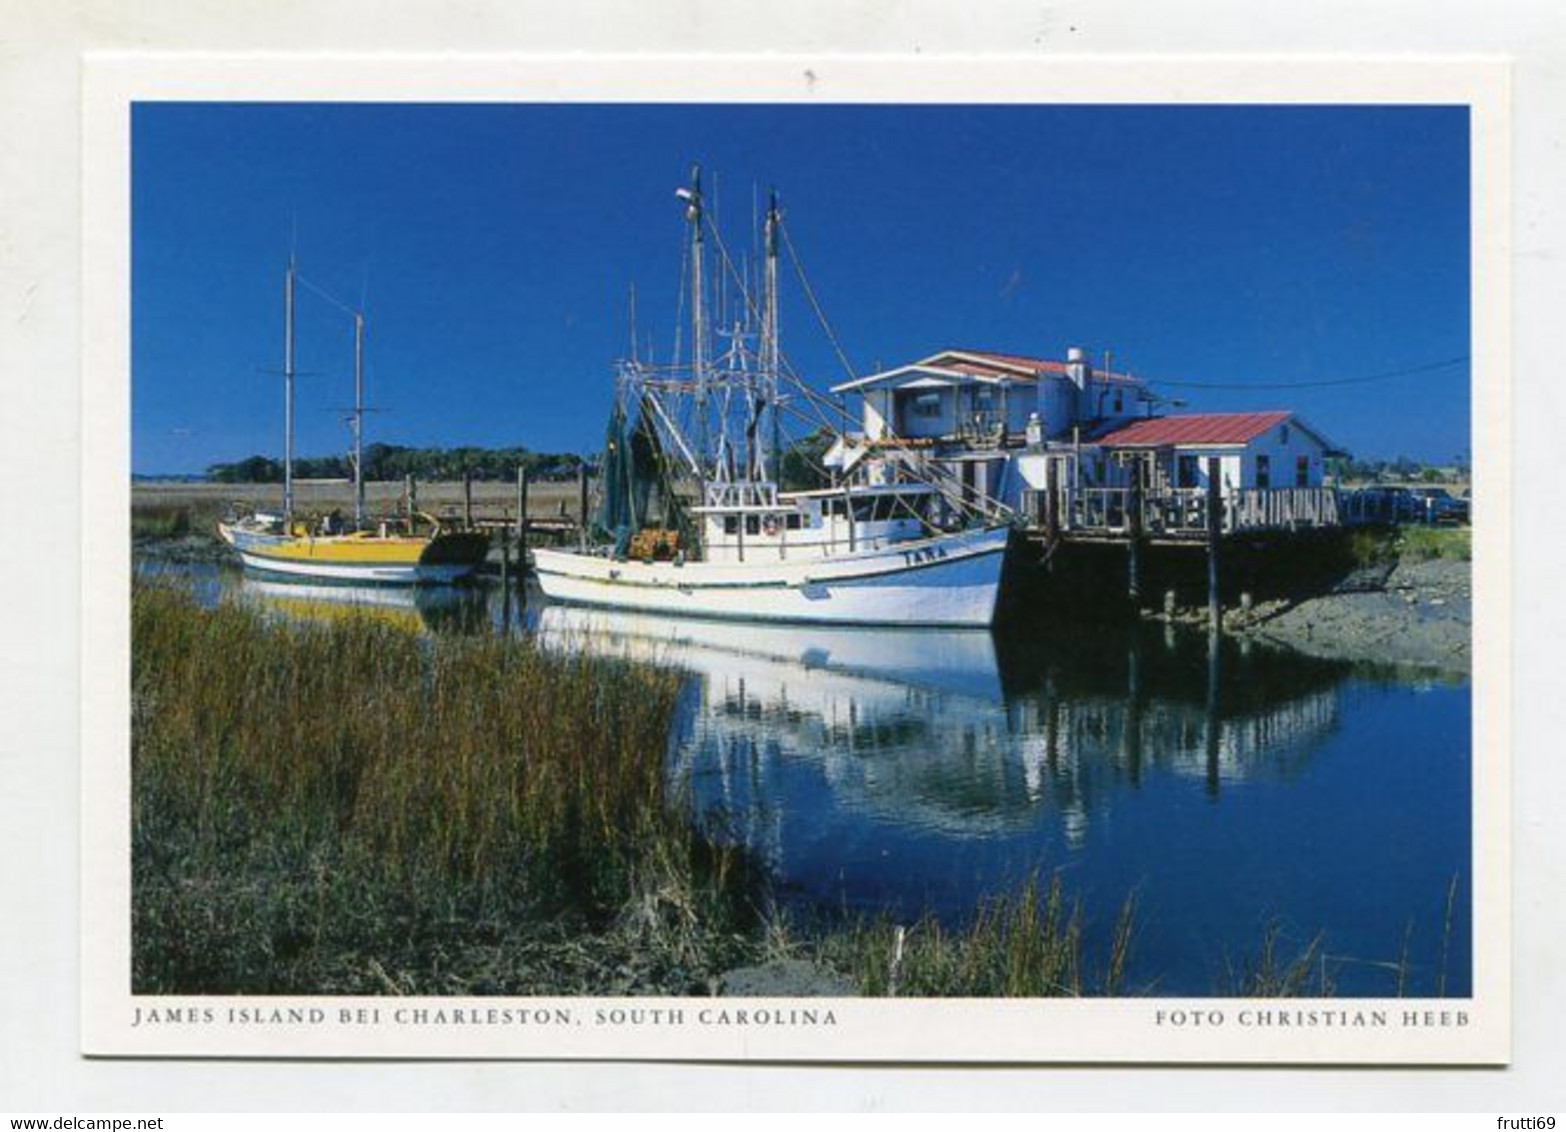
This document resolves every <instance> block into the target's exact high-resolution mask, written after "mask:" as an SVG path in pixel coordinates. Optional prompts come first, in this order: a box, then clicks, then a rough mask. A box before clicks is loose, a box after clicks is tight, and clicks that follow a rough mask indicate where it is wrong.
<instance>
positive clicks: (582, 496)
mask: <svg viewBox="0 0 1566 1132" xmlns="http://www.w3.org/2000/svg"><path fill="white" fill-rule="evenodd" d="M576 490H577V500H576V505H577V516H576V523H577V542H578V545H579V547H580V549H582V550H586V549H587V465H586V464H579V465H577V469H576Z"/></svg>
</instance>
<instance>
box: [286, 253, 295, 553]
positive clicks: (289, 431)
mask: <svg viewBox="0 0 1566 1132" xmlns="http://www.w3.org/2000/svg"><path fill="white" fill-rule="evenodd" d="M294 273H295V267H294V258H293V256H289V257H288V272H287V274H286V275H285V276H284V277H283V519H284V521H285V522H286V523H288V524H292V523H293V519H294Z"/></svg>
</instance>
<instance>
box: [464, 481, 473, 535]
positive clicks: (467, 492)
mask: <svg viewBox="0 0 1566 1132" xmlns="http://www.w3.org/2000/svg"><path fill="white" fill-rule="evenodd" d="M462 525H463V526H464V527H466V528H467V529H468V530H470V531H471V530H472V529H473V473H472V472H471V471H469V470H468V469H467V468H463V469H462Z"/></svg>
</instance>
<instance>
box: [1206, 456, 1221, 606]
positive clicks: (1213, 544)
mask: <svg viewBox="0 0 1566 1132" xmlns="http://www.w3.org/2000/svg"><path fill="white" fill-rule="evenodd" d="M1222 467H1223V464H1222V461H1221V460H1220V459H1219V458H1218V457H1217V456H1209V457H1207V622H1208V624H1209V625H1210V626H1211V627H1212V631H1213V632H1215V633H1217V632H1220V631H1222V629H1223V603H1222V602H1221V601H1220V600H1219V596H1218V542H1219V540H1220V538H1221V537H1222V532H1223V479H1222V476H1223V472H1222V470H1221V469H1222Z"/></svg>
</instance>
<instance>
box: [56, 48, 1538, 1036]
mask: <svg viewBox="0 0 1566 1132" xmlns="http://www.w3.org/2000/svg"><path fill="white" fill-rule="evenodd" d="M1506 81H1507V74H1506V70H1505V68H1504V66H1502V65H1500V64H1497V63H1494V62H1487V61H1476V60H1465V59H1445V60H1425V61H1409V60H1397V61H1392V60H1385V59H1360V60H1343V61H1334V62H1330V63H1328V62H1324V61H1320V60H1304V59H1289V58H1268V59H1262V58H1238V57H1237V58H1229V59H1205V60H1178V59H1173V58H1170V59H1159V58H1141V59H1129V58H1121V59H1116V58H1104V59H1068V60H1049V61H1045V60H1040V59H1026V58H1020V57H1019V58H1013V57H978V56H974V57H955V56H952V57H938V56H937V57H931V58H895V57H879V58H847V57H836V58H834V57H826V58H813V59H806V58H802V57H801V58H796V57H787V56H769V57H737V56H716V55H715V56H708V57H691V58H684V59H657V58H610V57H602V58H593V57H582V58H566V57H562V56H514V57H501V56H485V57H479V56H472V57H460V56H446V57H440V58H435V57H428V58H420V57H387V56H378V57H373V58H372V57H352V56H342V57H334V56H272V57H265V56H245V57H240V56H228V57H225V56H215V55H177V56H171V55H161V56H159V55H100V56H93V57H91V58H89V60H88V63H87V67H86V86H85V115H86V117H85V146H86V149H85V154H84V159H85V192H84V233H85V248H86V252H85V255H86V263H85V290H84V293H85V304H86V305H85V311H84V320H83V325H84V327H85V330H84V335H85V339H84V343H83V350H84V358H85V363H84V365H85V372H84V374H83V389H84V418H83V428H84V432H83V436H84V448H85V451H86V453H87V455H86V462H85V468H84V485H85V486H84V491H85V499H84V508H85V511H84V515H85V521H84V534H83V539H84V567H85V594H84V602H85V607H84V608H85V617H84V625H85V626H86V628H85V639H84V641H83V656H84V671H83V721H82V725H83V766H82V781H83V813H84V820H83V829H84V834H83V838H84V844H83V858H84V869H85V874H84V888H85V897H84V906H83V916H84V938H83V941H82V958H83V999H84V1005H83V1049H84V1052H86V1053H88V1054H91V1055H108V1056H138V1057H143V1056H188V1055H203V1056H208V1055H210V1056H225V1057H307V1058H308V1057H356V1058H377V1057H398V1058H409V1057H416V1058H553V1059H560V1058H588V1059H593V1058H638V1059H659V1060H673V1059H702V1060H766V1061H800V1062H831V1061H860V1062H877V1061H889V1062H940V1061H947V1062H966V1063H974V1062H1033V1063H1048V1062H1074V1063H1092V1062H1155V1061H1156V1062H1176V1063H1178V1062H1193V1063H1200V1062H1222V1063H1272V1064H1309V1063H1341V1064H1376V1063H1381V1064H1396V1063H1423V1064H1497V1063H1504V1062H1505V1061H1506V1060H1507V1058H1508V1050H1509V1046H1508V1032H1509V1025H1510V1010H1509V995H1510V989H1509V966H1508V950H1509V909H1508V902H1507V891H1508V885H1509V865H1508V852H1507V845H1508V824H1507V812H1508V810H1507V807H1508V783H1509V767H1510V747H1509V722H1508V716H1507V707H1506V705H1507V702H1508V680H1509V673H1508V660H1507V657H1508V650H1509V631H1510V630H1509V617H1510V608H1509V600H1510V599H1509V594H1508V591H1507V580H1506V579H1507V573H1508V562H1509V553H1510V550H1509V548H1510V530H1509V525H1508V524H1509V520H1508V513H1509V502H1508V501H1509V486H1508V485H1509V466H1508V458H1509V457H1508V424H1507V414H1508V404H1509V402H1508V388H1509V377H1508V323H1507V317H1508V291H1507V271H1506V254H1507V231H1508V185H1507V175H1506V169H1507V153H1508V144H1509V143H1508V121H1507V96H1506Z"/></svg>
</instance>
